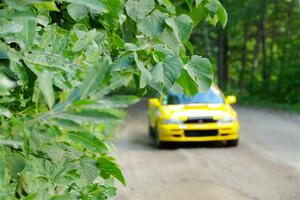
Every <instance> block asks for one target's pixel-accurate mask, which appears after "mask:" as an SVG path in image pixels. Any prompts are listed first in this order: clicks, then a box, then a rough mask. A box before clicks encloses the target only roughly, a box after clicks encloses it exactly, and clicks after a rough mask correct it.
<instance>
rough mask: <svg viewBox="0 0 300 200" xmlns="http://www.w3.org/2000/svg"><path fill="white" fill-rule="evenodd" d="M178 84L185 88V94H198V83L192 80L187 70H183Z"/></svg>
mask: <svg viewBox="0 0 300 200" xmlns="http://www.w3.org/2000/svg"><path fill="white" fill-rule="evenodd" d="M177 83H178V84H179V85H180V86H181V87H182V88H183V91H184V93H185V94H187V95H190V96H194V95H196V94H197V92H198V85H197V83H196V82H195V81H194V80H193V79H192V78H191V76H190V75H189V74H188V72H187V71H186V70H185V69H182V71H181V75H180V77H179V78H178V79H177Z"/></svg>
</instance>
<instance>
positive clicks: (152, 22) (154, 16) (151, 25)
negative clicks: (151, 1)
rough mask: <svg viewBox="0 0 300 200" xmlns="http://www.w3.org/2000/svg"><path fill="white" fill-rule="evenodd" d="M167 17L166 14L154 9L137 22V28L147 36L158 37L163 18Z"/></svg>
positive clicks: (161, 29)
mask: <svg viewBox="0 0 300 200" xmlns="http://www.w3.org/2000/svg"><path fill="white" fill-rule="evenodd" d="M167 17H168V15H167V14H165V13H162V12H160V11H159V10H154V11H153V12H152V13H151V14H150V15H148V16H147V17H146V18H145V19H144V20H141V21H140V22H139V23H138V29H139V30H140V31H141V32H142V33H143V34H145V35H146V36H149V37H153V38H155V37H159V36H160V34H161V33H162V32H163V30H164V25H165V19H166V18H167Z"/></svg>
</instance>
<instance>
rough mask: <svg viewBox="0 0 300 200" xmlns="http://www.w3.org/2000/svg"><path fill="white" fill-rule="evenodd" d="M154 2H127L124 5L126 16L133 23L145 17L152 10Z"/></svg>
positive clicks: (150, 0)
mask: <svg viewBox="0 0 300 200" xmlns="http://www.w3.org/2000/svg"><path fill="white" fill-rule="evenodd" d="M154 6H155V3H154V0H128V1H127V2H126V4H125V9H126V12H127V15H129V17H130V18H131V19H133V20H134V21H136V22H137V21H139V20H141V19H143V18H144V17H146V16H147V15H148V14H149V13H150V12H151V11H152V10H153V8H154Z"/></svg>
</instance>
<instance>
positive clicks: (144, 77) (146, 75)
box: [134, 52, 151, 88]
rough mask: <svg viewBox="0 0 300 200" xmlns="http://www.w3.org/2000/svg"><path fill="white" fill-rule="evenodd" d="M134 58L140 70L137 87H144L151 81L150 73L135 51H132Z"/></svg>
mask: <svg viewBox="0 0 300 200" xmlns="http://www.w3.org/2000/svg"><path fill="white" fill-rule="evenodd" d="M134 60H135V63H136V65H137V67H138V69H139V70H140V72H141V76H140V83H139V87H140V88H144V87H146V85H147V84H148V83H149V82H150V81H151V73H150V72H149V71H148V70H147V69H146V68H145V66H144V63H142V62H141V61H140V60H139V58H138V55H137V53H136V52H134Z"/></svg>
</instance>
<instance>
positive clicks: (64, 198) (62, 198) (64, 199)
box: [50, 194, 75, 200]
mask: <svg viewBox="0 0 300 200" xmlns="http://www.w3.org/2000/svg"><path fill="white" fill-rule="evenodd" d="M74 199H75V198H74V197H72V195H71V194H61V195H54V196H52V197H51V198H50V200H74Z"/></svg>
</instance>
